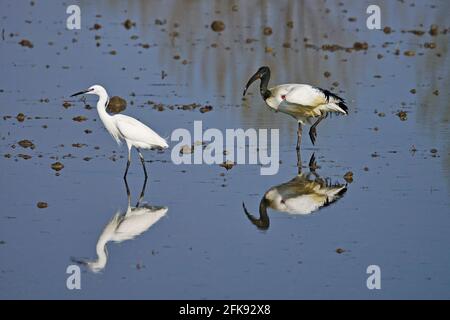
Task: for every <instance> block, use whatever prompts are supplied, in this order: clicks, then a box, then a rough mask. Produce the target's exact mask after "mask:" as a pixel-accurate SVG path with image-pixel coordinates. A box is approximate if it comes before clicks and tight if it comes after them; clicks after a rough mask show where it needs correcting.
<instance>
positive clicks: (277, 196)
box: [242, 154, 347, 230]
mask: <svg viewBox="0 0 450 320" xmlns="http://www.w3.org/2000/svg"><path fill="white" fill-rule="evenodd" d="M309 167H310V172H309V173H307V174H304V173H301V171H300V172H299V173H298V175H297V176H295V177H294V178H293V179H292V180H290V181H288V182H285V183H282V184H279V185H276V186H274V187H272V188H270V189H269V190H267V191H266V193H265V194H264V196H263V197H262V199H261V202H260V204H259V218H256V217H255V216H253V215H252V214H251V213H250V212H248V210H247V208H246V207H245V204H244V203H242V206H243V207H244V212H245V215H246V216H247V218H248V219H249V220H250V221H251V222H252V223H253V224H254V225H255V226H256V227H257V228H259V229H262V230H266V229H268V228H269V225H270V220H269V216H268V215H267V208H268V207H269V208H271V209H273V210H276V211H279V212H285V213H288V214H291V215H308V214H311V213H313V212H315V211H317V210H319V209H321V208H322V207H325V206H328V205H330V204H331V203H333V202H335V201H336V200H338V199H340V198H341V197H342V196H343V195H344V193H345V192H346V191H347V184H341V183H335V184H332V183H330V181H329V179H328V178H327V179H322V178H321V177H320V176H319V175H318V174H317V173H316V171H315V167H316V163H315V157H314V154H313V155H312V157H311V160H310V162H309Z"/></svg>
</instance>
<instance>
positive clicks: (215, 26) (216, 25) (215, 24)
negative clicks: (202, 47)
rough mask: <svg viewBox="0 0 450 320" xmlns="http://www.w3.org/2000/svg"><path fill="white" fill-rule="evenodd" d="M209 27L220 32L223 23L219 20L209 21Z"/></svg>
mask: <svg viewBox="0 0 450 320" xmlns="http://www.w3.org/2000/svg"><path fill="white" fill-rule="evenodd" d="M211 29H212V30H213V31H215V32H221V31H223V30H225V23H223V21H220V20H216V21H213V23H211Z"/></svg>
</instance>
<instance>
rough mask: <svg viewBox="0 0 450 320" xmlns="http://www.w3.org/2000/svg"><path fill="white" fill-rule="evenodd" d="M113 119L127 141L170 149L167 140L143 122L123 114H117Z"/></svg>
mask: <svg viewBox="0 0 450 320" xmlns="http://www.w3.org/2000/svg"><path fill="white" fill-rule="evenodd" d="M113 117H114V119H115V121H116V125H117V128H118V129H119V131H120V134H121V135H122V136H123V137H124V138H125V139H127V140H130V141H132V142H137V143H141V144H148V145H149V146H159V147H162V148H167V147H168V145H167V142H166V140H164V139H163V138H161V137H160V136H159V135H158V134H157V133H156V132H155V131H153V130H152V129H150V128H149V127H147V126H146V125H145V124H143V123H142V122H140V121H138V120H136V119H134V118H132V117H129V116H126V115H123V114H117V115H115V116H113Z"/></svg>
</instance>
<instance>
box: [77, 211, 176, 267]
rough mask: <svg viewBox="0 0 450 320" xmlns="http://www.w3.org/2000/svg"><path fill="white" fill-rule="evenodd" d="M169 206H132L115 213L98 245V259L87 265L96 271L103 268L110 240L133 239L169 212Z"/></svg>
mask: <svg viewBox="0 0 450 320" xmlns="http://www.w3.org/2000/svg"><path fill="white" fill-rule="evenodd" d="M167 210H168V208H167V207H157V206H147V205H144V206H142V207H130V206H128V209H127V212H126V213H125V214H124V215H123V214H120V213H119V212H118V213H116V214H115V215H114V217H113V218H112V219H111V221H110V222H108V224H107V225H106V226H105V228H104V229H103V232H102V233H101V235H100V237H99V238H98V241H97V245H96V253H97V259H96V260H94V261H89V262H87V263H86V264H87V266H88V267H89V268H90V269H91V270H92V271H94V272H99V271H101V270H103V269H104V268H105V266H106V263H107V261H108V251H107V249H106V245H107V243H108V242H111V241H113V242H116V243H119V242H122V241H125V240H131V239H133V238H135V237H137V236H139V235H140V234H142V233H144V232H145V231H147V230H148V229H149V228H150V227H151V226H153V225H154V224H155V223H156V222H158V221H159V220H160V219H161V218H162V217H164V216H165V215H166V213H167Z"/></svg>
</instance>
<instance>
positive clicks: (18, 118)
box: [16, 113, 25, 122]
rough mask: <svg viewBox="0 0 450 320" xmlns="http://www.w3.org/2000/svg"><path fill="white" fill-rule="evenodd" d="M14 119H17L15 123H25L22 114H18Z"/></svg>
mask: <svg viewBox="0 0 450 320" xmlns="http://www.w3.org/2000/svg"><path fill="white" fill-rule="evenodd" d="M16 119H17V121H19V122H24V121H25V115H24V114H23V113H19V114H18V115H17V116H16Z"/></svg>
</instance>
